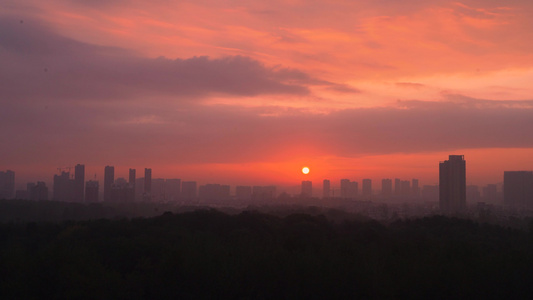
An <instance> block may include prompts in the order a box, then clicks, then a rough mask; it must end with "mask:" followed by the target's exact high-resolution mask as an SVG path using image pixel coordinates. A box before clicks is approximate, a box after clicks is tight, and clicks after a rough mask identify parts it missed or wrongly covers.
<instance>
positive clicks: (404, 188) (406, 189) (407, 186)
mask: <svg viewBox="0 0 533 300" xmlns="http://www.w3.org/2000/svg"><path fill="white" fill-rule="evenodd" d="M411 194H412V192H411V182H410V181H409V180H401V181H400V195H401V196H403V197H409V196H411Z"/></svg>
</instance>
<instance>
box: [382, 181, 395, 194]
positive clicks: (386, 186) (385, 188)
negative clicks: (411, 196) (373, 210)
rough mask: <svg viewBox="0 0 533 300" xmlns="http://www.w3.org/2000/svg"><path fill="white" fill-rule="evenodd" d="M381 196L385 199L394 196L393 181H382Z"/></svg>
mask: <svg viewBox="0 0 533 300" xmlns="http://www.w3.org/2000/svg"><path fill="white" fill-rule="evenodd" d="M381 195H383V196H385V197H389V196H391V195H392V179H387V178H386V179H381Z"/></svg>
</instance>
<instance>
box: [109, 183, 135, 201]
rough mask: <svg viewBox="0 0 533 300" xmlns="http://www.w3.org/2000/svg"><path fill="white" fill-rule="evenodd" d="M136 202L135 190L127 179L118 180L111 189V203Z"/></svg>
mask: <svg viewBox="0 0 533 300" xmlns="http://www.w3.org/2000/svg"><path fill="white" fill-rule="evenodd" d="M134 201H135V190H134V189H133V186H132V185H130V184H129V182H128V181H126V179H125V178H117V180H115V183H114V184H113V185H112V187H111V202H116V203H132V202H134Z"/></svg>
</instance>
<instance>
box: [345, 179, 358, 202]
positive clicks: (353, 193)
mask: <svg viewBox="0 0 533 300" xmlns="http://www.w3.org/2000/svg"><path fill="white" fill-rule="evenodd" d="M358 193H359V184H358V183H357V181H350V179H341V198H344V199H354V198H355V197H357V194H358Z"/></svg>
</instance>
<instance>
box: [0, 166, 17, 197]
mask: <svg viewBox="0 0 533 300" xmlns="http://www.w3.org/2000/svg"><path fill="white" fill-rule="evenodd" d="M14 195H15V172H14V171H11V170H7V171H5V172H4V171H2V172H0V199H11V198H13V196H14Z"/></svg>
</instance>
